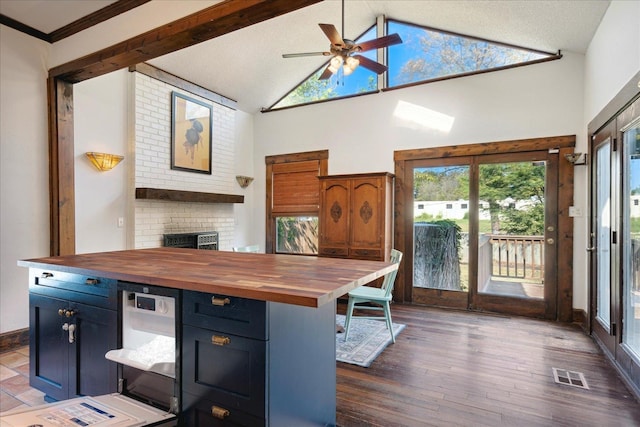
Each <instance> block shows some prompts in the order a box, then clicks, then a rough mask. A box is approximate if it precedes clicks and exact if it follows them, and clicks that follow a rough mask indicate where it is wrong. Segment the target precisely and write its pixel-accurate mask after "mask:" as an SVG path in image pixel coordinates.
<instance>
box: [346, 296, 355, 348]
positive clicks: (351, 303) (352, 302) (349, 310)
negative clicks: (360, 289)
mask: <svg viewBox="0 0 640 427" xmlns="http://www.w3.org/2000/svg"><path fill="white" fill-rule="evenodd" d="M354 305H355V300H354V299H353V298H349V304H348V305H347V317H346V318H345V320H344V341H345V342H347V338H349V324H350V323H351V315H352V314H353V307H354Z"/></svg>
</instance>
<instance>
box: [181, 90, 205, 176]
mask: <svg viewBox="0 0 640 427" xmlns="http://www.w3.org/2000/svg"><path fill="white" fill-rule="evenodd" d="M212 111H213V109H212V107H211V105H207V104H205V103H204V102H202V101H198V100H197V99H193V98H190V97H188V96H185V95H183V94H181V93H177V92H171V169H177V170H183V171H188V172H197V173H205V174H209V175H211V151H212V150H211V149H212V147H211V131H212V124H211V121H212V120H211V116H212Z"/></svg>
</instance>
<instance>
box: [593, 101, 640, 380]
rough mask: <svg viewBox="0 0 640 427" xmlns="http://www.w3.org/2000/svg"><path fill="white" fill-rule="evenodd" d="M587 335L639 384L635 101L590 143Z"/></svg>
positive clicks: (639, 140)
mask: <svg viewBox="0 0 640 427" xmlns="http://www.w3.org/2000/svg"><path fill="white" fill-rule="evenodd" d="M591 177H592V183H591V196H590V199H591V200H590V206H591V207H590V209H591V232H590V237H591V242H590V244H591V246H590V247H589V248H588V251H589V252H590V254H591V260H590V261H591V262H590V265H591V272H590V278H591V279H590V290H591V293H590V297H591V298H590V299H591V304H590V323H591V333H592V334H593V336H594V337H595V338H596V339H597V340H598V341H599V342H600V344H601V346H602V347H603V349H604V350H605V351H606V352H608V353H609V356H610V357H611V358H612V359H613V360H615V361H616V362H617V363H618V364H619V365H620V366H624V367H631V366H635V368H634V369H630V370H629V372H627V374H628V375H629V376H630V377H631V379H632V381H633V382H635V383H636V384H640V374H638V372H640V99H639V100H636V101H635V102H634V103H633V104H631V106H629V107H628V108H627V109H626V110H624V111H623V112H622V113H621V114H620V115H619V116H617V117H616V118H615V119H614V120H612V121H611V122H609V124H607V125H606V126H604V127H603V128H602V129H601V130H599V131H598V132H597V133H595V134H594V135H593V137H592V142H591Z"/></svg>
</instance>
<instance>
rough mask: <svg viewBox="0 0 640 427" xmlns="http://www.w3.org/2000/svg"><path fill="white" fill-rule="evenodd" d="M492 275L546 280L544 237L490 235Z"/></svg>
mask: <svg viewBox="0 0 640 427" xmlns="http://www.w3.org/2000/svg"><path fill="white" fill-rule="evenodd" d="M487 237H489V239H488V242H487V243H488V244H490V245H491V253H492V262H491V275H492V276H494V277H511V278H518V279H536V280H538V279H539V280H542V279H544V236H513V235H502V234H489V235H487Z"/></svg>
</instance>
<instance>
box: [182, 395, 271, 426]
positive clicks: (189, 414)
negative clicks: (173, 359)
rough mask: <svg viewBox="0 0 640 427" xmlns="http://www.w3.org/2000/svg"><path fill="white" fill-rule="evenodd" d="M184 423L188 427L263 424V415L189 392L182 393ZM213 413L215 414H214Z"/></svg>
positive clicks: (264, 423)
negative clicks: (229, 406) (256, 414)
mask: <svg viewBox="0 0 640 427" xmlns="http://www.w3.org/2000/svg"><path fill="white" fill-rule="evenodd" d="M183 405H184V408H188V409H186V410H185V411H184V419H183V421H184V424H183V425H186V426H190V427H223V426H224V427H227V426H245V427H246V426H250V427H253V426H264V425H266V422H265V419H264V417H256V416H254V415H251V414H247V413H246V412H243V411H240V410H237V409H228V408H227V407H225V406H224V405H222V404H220V403H219V402H216V401H213V400H210V399H207V398H204V397H201V398H198V397H197V396H194V395H192V394H190V393H184V395H183ZM214 414H215V415H214Z"/></svg>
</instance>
